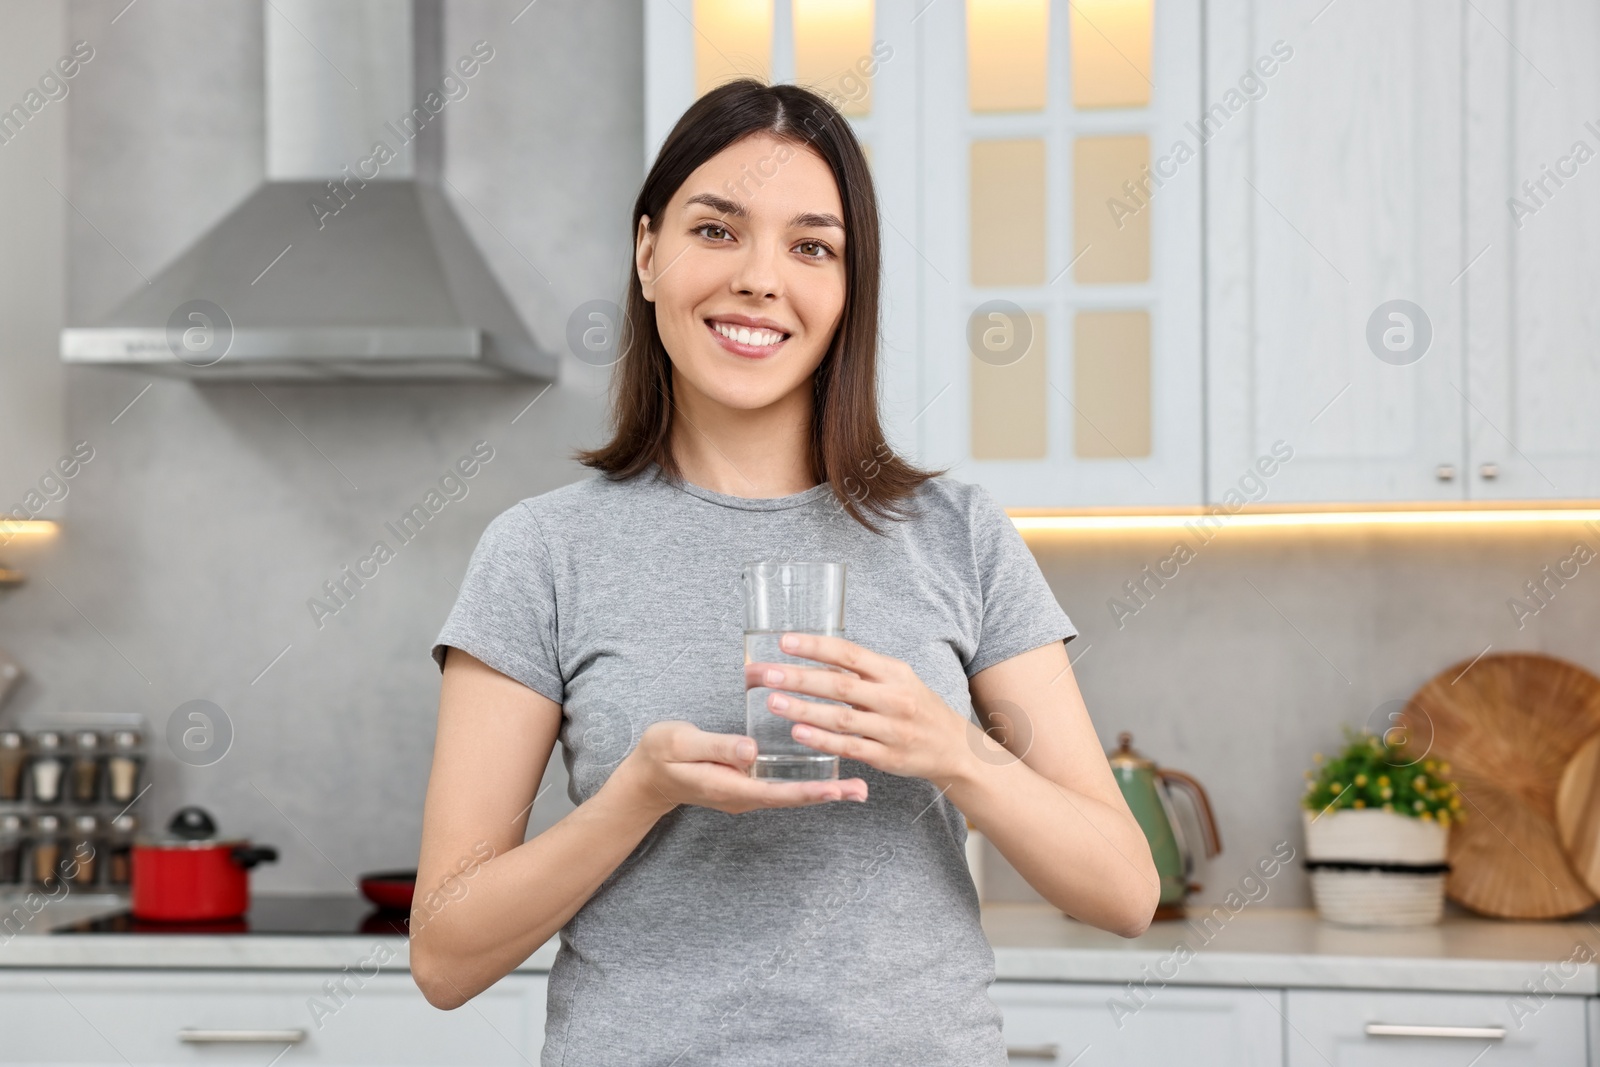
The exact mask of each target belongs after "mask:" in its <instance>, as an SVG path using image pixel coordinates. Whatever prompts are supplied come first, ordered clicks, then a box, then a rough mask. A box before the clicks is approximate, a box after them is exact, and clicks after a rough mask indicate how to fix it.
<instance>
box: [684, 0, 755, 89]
mask: <svg viewBox="0 0 1600 1067" xmlns="http://www.w3.org/2000/svg"><path fill="white" fill-rule="evenodd" d="M694 28H695V35H694V92H695V96H697V97H699V96H704V95H705V94H706V93H707V92H709V91H711V90H712V89H715V88H716V87H717V86H719V85H721V84H722V83H723V82H727V81H732V80H733V79H735V78H754V79H756V80H757V81H759V82H770V81H771V80H772V0H694Z"/></svg>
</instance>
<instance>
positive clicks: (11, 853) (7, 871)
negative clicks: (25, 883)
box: [0, 811, 22, 885]
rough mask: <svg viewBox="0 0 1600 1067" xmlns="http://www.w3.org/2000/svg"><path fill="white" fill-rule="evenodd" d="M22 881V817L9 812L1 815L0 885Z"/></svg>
mask: <svg viewBox="0 0 1600 1067" xmlns="http://www.w3.org/2000/svg"><path fill="white" fill-rule="evenodd" d="M21 881H22V816H20V815H18V814H17V813H16V812H13V811H8V812H6V813H5V814H3V815H0V885H16V884H18V883H19V882H21Z"/></svg>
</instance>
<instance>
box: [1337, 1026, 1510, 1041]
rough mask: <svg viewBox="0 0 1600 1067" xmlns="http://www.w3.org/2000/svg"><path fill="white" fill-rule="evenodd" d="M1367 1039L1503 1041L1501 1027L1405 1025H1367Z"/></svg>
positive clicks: (1503, 1034)
mask: <svg viewBox="0 0 1600 1067" xmlns="http://www.w3.org/2000/svg"><path fill="white" fill-rule="evenodd" d="M1367 1036H1368V1037H1459V1038H1466V1039H1468V1040H1471V1041H1504V1040H1505V1036H1506V1028H1505V1027H1503V1026H1411V1025H1408V1024H1405V1023H1368V1024H1367Z"/></svg>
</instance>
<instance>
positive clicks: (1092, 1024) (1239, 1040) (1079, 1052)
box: [989, 982, 1461, 1067]
mask: <svg viewBox="0 0 1600 1067" xmlns="http://www.w3.org/2000/svg"><path fill="white" fill-rule="evenodd" d="M989 995H990V997H991V998H992V999H993V1000H994V1002H995V1003H996V1004H997V1005H999V1006H1000V1011H1001V1012H1002V1013H1003V1015H1004V1017H1005V1023H1004V1025H1005V1035H1006V1048H1007V1049H1008V1050H1009V1051H1010V1053H1011V1062H1012V1063H1014V1064H1017V1065H1018V1067H1023V1065H1038V1067H1044V1065H1046V1064H1055V1065H1057V1067H1067V1065H1068V1064H1071V1065H1072V1067H1096V1065H1101V1064H1103V1065H1105V1067H1112V1065H1116V1067H1145V1065H1150V1067H1155V1065H1157V1064H1160V1065H1162V1067H1170V1065H1171V1064H1175V1063H1181V1064H1184V1067H1211V1065H1215V1067H1282V1064H1283V1018H1282V1016H1281V1015H1280V1014H1279V1012H1280V1010H1281V1002H1282V998H1283V993H1282V991H1281V990H1277V989H1266V990H1261V991H1259V992H1258V991H1256V990H1254V989H1242V990H1241V989H1211V988H1199V987H1195V986H1188V987H1177V986H1165V987H1161V988H1151V989H1150V990H1149V991H1148V992H1143V991H1141V994H1140V996H1139V997H1138V998H1133V997H1130V994H1129V991H1128V987H1127V986H1126V985H1121V986H1115V985H1087V984H1079V983H1064V982H996V983H994V985H992V986H990V987H989ZM1141 1001H1142V1003H1143V1006H1142V1007H1140V1006H1139V1005H1140V1003H1141ZM1119 1005H1120V1007H1119ZM1075 1057H1076V1058H1075ZM1454 1067H1461V1065H1460V1064H1456V1065H1454Z"/></svg>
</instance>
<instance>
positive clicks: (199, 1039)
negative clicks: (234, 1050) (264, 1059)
mask: <svg viewBox="0 0 1600 1067" xmlns="http://www.w3.org/2000/svg"><path fill="white" fill-rule="evenodd" d="M305 1039H306V1032H305V1031H304V1030H299V1029H296V1030H196V1029H184V1030H179V1031H178V1040H179V1041H182V1042H183V1043H184V1044H186V1045H298V1044H299V1043H300V1042H302V1041H304V1040H305Z"/></svg>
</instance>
